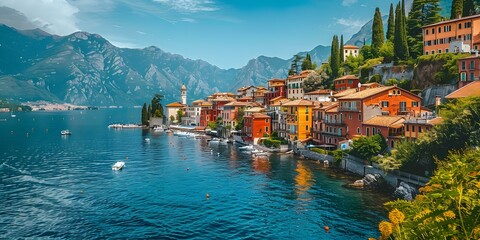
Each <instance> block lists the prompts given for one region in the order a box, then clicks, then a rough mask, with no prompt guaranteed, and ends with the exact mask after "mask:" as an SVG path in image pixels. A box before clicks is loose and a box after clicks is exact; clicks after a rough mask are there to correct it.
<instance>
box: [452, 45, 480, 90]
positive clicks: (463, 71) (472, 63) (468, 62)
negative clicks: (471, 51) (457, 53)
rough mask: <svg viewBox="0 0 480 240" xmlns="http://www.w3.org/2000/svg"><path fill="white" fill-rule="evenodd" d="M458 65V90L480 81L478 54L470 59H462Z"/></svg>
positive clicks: (479, 58)
mask: <svg viewBox="0 0 480 240" xmlns="http://www.w3.org/2000/svg"><path fill="white" fill-rule="evenodd" d="M457 63H458V72H459V76H460V79H459V81H458V88H462V87H464V86H465V85H467V84H469V83H471V82H473V81H477V80H480V57H479V56H478V53H476V54H475V55H472V56H469V57H465V58H460V59H458V60H457Z"/></svg>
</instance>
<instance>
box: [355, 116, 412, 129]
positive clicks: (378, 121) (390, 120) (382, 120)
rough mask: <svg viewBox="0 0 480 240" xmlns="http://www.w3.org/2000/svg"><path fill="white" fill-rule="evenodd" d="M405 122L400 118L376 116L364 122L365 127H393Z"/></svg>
mask: <svg viewBox="0 0 480 240" xmlns="http://www.w3.org/2000/svg"><path fill="white" fill-rule="evenodd" d="M403 122H405V118H403V117H400V116H376V117H373V118H370V119H369V120H367V121H365V122H363V125H373V126H381V127H391V126H393V125H397V124H402V123H403Z"/></svg>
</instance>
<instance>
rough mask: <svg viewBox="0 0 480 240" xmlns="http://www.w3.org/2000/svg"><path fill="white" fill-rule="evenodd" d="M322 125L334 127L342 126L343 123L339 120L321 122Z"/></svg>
mask: <svg viewBox="0 0 480 240" xmlns="http://www.w3.org/2000/svg"><path fill="white" fill-rule="evenodd" d="M323 123H325V124H328V125H334V126H344V125H345V123H344V122H342V121H339V120H331V121H330V120H328V121H323Z"/></svg>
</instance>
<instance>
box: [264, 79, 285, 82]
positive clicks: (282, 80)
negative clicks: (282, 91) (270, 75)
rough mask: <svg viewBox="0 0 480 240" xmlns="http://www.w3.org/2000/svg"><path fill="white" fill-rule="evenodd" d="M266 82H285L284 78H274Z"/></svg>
mask: <svg viewBox="0 0 480 240" xmlns="http://www.w3.org/2000/svg"><path fill="white" fill-rule="evenodd" d="M268 82H285V79H279V78H274V79H270V80H268Z"/></svg>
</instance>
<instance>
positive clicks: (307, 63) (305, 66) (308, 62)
mask: <svg viewBox="0 0 480 240" xmlns="http://www.w3.org/2000/svg"><path fill="white" fill-rule="evenodd" d="M312 69H313V64H312V59H311V57H310V54H309V53H307V56H306V57H305V59H303V62H302V71H304V70H312Z"/></svg>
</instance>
